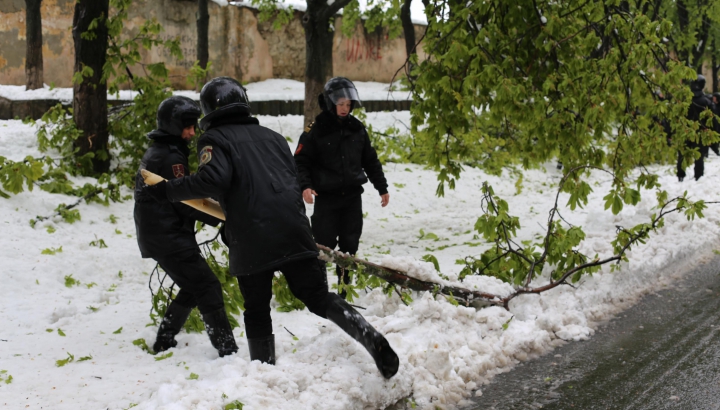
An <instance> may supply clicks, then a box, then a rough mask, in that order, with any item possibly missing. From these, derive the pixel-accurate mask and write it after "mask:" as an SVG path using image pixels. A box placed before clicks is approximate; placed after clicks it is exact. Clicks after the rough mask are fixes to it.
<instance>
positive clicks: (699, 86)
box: [690, 74, 705, 92]
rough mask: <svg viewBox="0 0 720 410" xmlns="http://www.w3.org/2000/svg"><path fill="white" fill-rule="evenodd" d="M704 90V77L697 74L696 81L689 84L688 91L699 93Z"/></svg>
mask: <svg viewBox="0 0 720 410" xmlns="http://www.w3.org/2000/svg"><path fill="white" fill-rule="evenodd" d="M704 88H705V76H704V75H702V74H698V76H697V79H696V80H694V81H692V82H691V83H690V91H692V92H700V91H702V90H703V89H704Z"/></svg>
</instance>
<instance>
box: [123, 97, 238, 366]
mask: <svg viewBox="0 0 720 410" xmlns="http://www.w3.org/2000/svg"><path fill="white" fill-rule="evenodd" d="M199 117H200V109H199V108H198V106H197V104H196V103H195V102H194V101H193V100H191V99H189V98H187V97H170V98H168V99H166V100H164V101H163V102H162V103H160V106H159V107H158V112H157V129H156V130H154V131H152V132H150V133H149V134H148V138H149V139H150V141H152V144H151V145H150V147H149V148H148V150H147V152H145V155H144V156H143V159H142V163H141V165H140V169H147V170H148V171H150V172H154V173H156V174H158V175H160V176H162V177H163V178H165V179H170V180H172V179H175V178H180V177H182V176H184V175H188V154H189V153H190V150H189V148H188V143H189V142H190V140H191V139H192V138H193V137H194V136H195V126H196V125H197V120H198V118H199ZM143 185H144V182H143V178H142V176H141V175H140V171H138V173H137V176H136V177H135V211H134V216H135V229H136V230H137V240H138V245H139V246H140V253H141V254H142V257H143V258H153V259H155V260H156V261H157V262H158V263H159V264H160V266H161V267H162V268H163V270H164V271H165V272H167V274H168V275H169V276H170V278H171V279H172V280H173V281H174V282H175V283H176V284H177V285H178V286H180V292H179V293H178V295H177V296H176V297H175V299H173V301H172V302H171V303H170V306H168V308H167V311H165V316H164V317H163V320H162V322H160V328H159V329H158V335H157V339H156V340H155V344H153V350H154V351H155V352H162V351H165V350H167V349H170V348H171V347H175V346H177V342H176V341H175V335H177V334H178V332H180V330H181V329H182V327H183V325H184V324H185V321H186V320H187V318H188V316H189V315H190V311H191V310H192V309H193V308H194V307H195V306H197V307H198V309H199V310H200V313H201V314H202V317H203V321H204V322H205V327H206V328H207V332H208V336H209V337H210V342H211V343H212V345H213V347H215V348H216V349H217V350H218V354H220V357H222V356H225V355H228V354H232V353H235V352H237V350H238V347H237V344H236V343H235V337H234V336H233V334H232V329H231V327H230V322H228V317H227V314H226V313H225V305H224V303H223V296H222V287H221V285H220V281H218V279H217V277H216V276H215V273H213V271H212V270H211V269H210V267H209V266H208V264H207V262H205V259H203V257H202V255H201V254H200V248H199V247H198V244H197V242H196V240H195V231H194V227H195V221H196V220H198V221H201V222H204V223H206V224H209V225H213V226H217V225H218V224H219V223H220V220H219V219H217V218H215V217H212V216H210V215H207V214H205V213H203V212H200V211H196V210H195V209H193V208H191V207H189V206H187V205H185V204H181V203H172V202H170V201H168V200H167V198H159V199H157V200H155V199H153V198H152V197H151V196H150V195H148V193H147V192H146V191H145V190H143V189H142V187H143Z"/></svg>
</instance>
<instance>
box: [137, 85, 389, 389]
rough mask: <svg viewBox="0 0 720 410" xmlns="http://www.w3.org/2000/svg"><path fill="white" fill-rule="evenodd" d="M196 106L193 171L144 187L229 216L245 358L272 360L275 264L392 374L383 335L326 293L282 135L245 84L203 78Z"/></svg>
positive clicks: (310, 303)
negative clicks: (212, 202) (254, 105)
mask: <svg viewBox="0 0 720 410" xmlns="http://www.w3.org/2000/svg"><path fill="white" fill-rule="evenodd" d="M200 105H201V107H202V111H203V114H205V117H203V119H202V120H201V121H200V127H201V128H202V129H203V130H204V131H205V132H204V133H203V135H202V136H201V137H200V139H199V140H198V150H199V151H198V158H199V163H200V166H199V168H198V172H197V173H196V174H194V175H190V176H185V177H183V178H178V179H173V180H170V181H167V182H161V183H159V184H157V185H153V186H150V187H146V188H145V190H146V191H148V193H149V194H150V195H152V196H155V197H158V198H161V199H165V198H167V199H170V200H171V201H173V202H177V201H181V200H186V199H196V198H205V197H213V198H217V199H218V201H219V202H220V205H221V206H222V209H223V211H224V212H225V216H226V221H225V235H226V238H227V241H226V243H227V245H228V249H229V255H230V272H231V273H232V274H233V275H234V276H236V277H237V279H238V282H239V284H240V290H241V292H242V294H243V297H244V299H245V312H244V313H243V319H244V321H245V331H246V334H247V339H248V349H249V350H250V359H251V360H260V361H261V362H265V363H270V364H274V363H275V337H274V335H273V327H272V318H271V317H270V300H271V298H272V281H273V278H274V277H275V271H280V272H282V274H283V275H284V276H285V278H286V279H287V282H288V285H289V287H290V290H291V291H292V293H293V294H294V295H295V296H296V297H297V298H298V299H300V300H301V301H302V302H303V303H305V305H306V306H307V307H308V310H310V311H311V312H312V313H314V314H316V315H318V316H320V317H323V318H327V319H329V320H330V321H332V322H334V323H335V324H337V325H338V326H339V327H340V328H342V329H343V330H344V331H345V332H347V333H348V334H349V335H350V336H352V337H353V338H354V339H355V340H357V341H358V342H359V343H361V344H362V345H363V346H364V347H365V349H367V351H368V353H370V355H371V356H372V357H373V359H374V360H375V364H376V366H377V368H378V370H380V373H381V374H382V375H383V376H384V377H385V378H390V377H392V376H393V375H395V373H397V370H398V366H399V360H398V357H397V355H396V354H395V352H394V351H393V349H392V348H391V347H390V344H389V343H388V341H387V340H386V339H385V337H384V336H383V335H382V334H380V332H378V331H377V330H375V328H373V327H372V326H371V325H370V324H369V323H368V322H367V321H366V320H365V319H364V318H363V317H362V316H361V315H360V314H359V313H358V312H357V311H355V309H353V308H352V307H351V306H350V305H348V304H347V302H345V301H344V300H343V299H342V298H340V297H339V296H338V295H336V294H334V293H330V292H328V289H327V277H326V276H325V274H324V272H322V271H321V269H320V266H319V264H318V263H317V260H318V259H317V257H318V249H317V246H316V244H315V241H314V240H313V237H312V232H311V230H310V224H309V222H308V219H307V217H306V216H305V207H304V205H303V203H302V196H301V193H300V187H299V185H298V182H297V174H296V170H295V162H294V160H293V156H292V152H291V151H290V149H289V147H288V144H287V141H286V140H285V138H283V136H281V135H280V134H278V133H276V132H274V131H272V130H270V129H268V128H265V127H262V126H260V125H259V123H258V120H257V119H256V118H253V117H251V116H250V114H251V113H250V103H249V101H248V98H247V95H246V94H245V90H244V88H243V87H242V86H241V85H240V83H238V82H237V81H236V80H234V79H232V78H230V77H218V78H215V79H213V80H211V81H210V82H208V83H207V84H205V86H203V88H202V90H201V92H200Z"/></svg>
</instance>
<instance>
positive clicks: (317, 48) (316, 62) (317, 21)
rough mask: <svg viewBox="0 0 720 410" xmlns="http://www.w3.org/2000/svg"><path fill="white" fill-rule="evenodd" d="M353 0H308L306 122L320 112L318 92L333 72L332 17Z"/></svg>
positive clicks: (306, 14) (305, 27)
mask: <svg viewBox="0 0 720 410" xmlns="http://www.w3.org/2000/svg"><path fill="white" fill-rule="evenodd" d="M348 3H350V0H335V1H334V2H333V3H332V4H331V5H328V2H327V0H307V11H306V12H305V15H304V16H303V18H302V25H303V28H304V29H305V107H304V115H305V124H306V125H307V124H309V123H310V121H312V120H313V119H314V118H315V116H316V115H317V114H319V113H320V108H319V105H318V95H320V93H322V91H323V87H324V86H325V82H326V81H327V80H329V79H330V77H332V75H333V58H332V56H333V55H332V46H333V35H334V30H333V28H332V27H330V18H331V17H333V16H334V15H335V13H337V12H338V10H340V9H341V8H343V7H345V6H346V5H347V4H348Z"/></svg>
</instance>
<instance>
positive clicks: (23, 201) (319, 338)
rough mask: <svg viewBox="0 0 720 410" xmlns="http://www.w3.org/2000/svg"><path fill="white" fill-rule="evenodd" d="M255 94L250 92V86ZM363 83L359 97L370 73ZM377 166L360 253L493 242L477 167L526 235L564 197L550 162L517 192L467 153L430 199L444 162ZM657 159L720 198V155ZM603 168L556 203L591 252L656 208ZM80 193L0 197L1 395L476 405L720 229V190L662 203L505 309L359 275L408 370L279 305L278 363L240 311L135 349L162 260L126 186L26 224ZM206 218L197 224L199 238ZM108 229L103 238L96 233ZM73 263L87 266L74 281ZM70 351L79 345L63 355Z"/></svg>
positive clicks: (32, 148)
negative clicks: (488, 386) (617, 202)
mask: <svg viewBox="0 0 720 410" xmlns="http://www.w3.org/2000/svg"><path fill="white" fill-rule="evenodd" d="M3 88H4V87H3ZM262 92H263V91H262V90H257V93H258V94H260V93H262ZM267 92H268V93H269V92H270V91H267ZM249 93H250V97H251V98H253V91H252V89H251V91H250V92H249ZM360 95H361V97H363V98H367V97H366V96H365V95H364V93H363V90H362V89H361V90H360ZM259 119H260V123H261V124H262V125H265V126H268V127H270V128H272V129H274V130H276V131H278V132H280V133H281V134H283V135H285V136H288V137H290V138H291V139H292V140H293V141H291V142H290V143H289V147H288V149H294V146H295V144H296V143H297V137H298V136H299V134H300V132H301V129H302V117H299V116H287V117H259ZM368 120H369V121H371V123H372V124H373V125H374V126H375V128H377V129H383V128H386V127H388V126H391V125H395V126H396V127H398V128H400V129H401V130H402V129H406V128H405V126H404V124H409V114H408V113H407V112H396V113H369V114H368ZM33 132H34V131H33V129H32V128H31V127H30V126H28V125H24V124H22V122H20V121H14V120H10V121H0V156H5V157H8V158H9V159H12V160H20V159H22V158H24V157H25V156H26V155H38V152H37V144H36V142H35V136H34V134H33ZM711 155H713V154H711ZM385 172H386V176H387V178H388V181H389V182H390V195H391V196H390V204H389V206H388V207H386V208H381V207H380V198H379V197H378V195H377V193H376V192H374V190H373V189H372V187H368V189H367V192H365V194H364V198H363V200H364V202H363V204H364V208H365V209H364V211H365V212H367V216H366V218H365V226H364V234H363V237H362V243H361V246H360V255H359V256H361V257H363V258H366V259H369V260H371V261H374V262H380V263H383V264H386V265H388V266H396V267H407V268H409V269H411V270H412V271H415V272H420V273H421V274H431V275H432V274H433V272H432V271H433V268H432V265H431V264H429V263H425V262H422V261H421V260H420V259H421V258H422V256H423V255H426V254H430V253H431V254H434V255H435V256H436V257H437V258H438V260H439V262H440V268H441V271H442V272H443V273H444V274H447V275H449V276H450V277H451V279H452V278H453V277H454V276H456V274H457V273H458V272H459V271H460V269H461V268H462V266H461V265H459V264H457V263H456V261H457V260H458V259H462V258H464V257H465V256H467V255H478V254H479V253H480V252H481V250H482V249H484V247H485V246H487V245H486V244H484V243H482V240H481V239H477V238H476V237H474V235H475V233H474V232H473V229H472V227H473V225H474V223H475V221H476V219H477V218H478V216H479V215H480V214H481V210H480V197H481V195H480V187H481V184H482V183H483V182H484V181H487V182H489V183H490V184H492V185H493V187H494V189H495V192H496V193H497V194H498V195H500V196H501V197H503V198H504V199H506V200H507V201H508V202H509V205H510V212H511V213H512V214H514V215H517V216H519V217H520V218H521V221H522V223H523V229H522V231H521V236H522V239H530V238H532V236H533V235H534V234H535V233H538V232H543V225H544V224H545V223H546V221H547V211H548V210H549V208H550V206H551V204H552V202H553V200H554V192H555V191H554V188H553V184H555V183H556V182H557V181H558V180H559V179H560V173H559V171H557V170H556V169H555V167H554V164H548V166H547V167H546V169H542V170H537V171H530V172H526V173H525V176H524V180H523V183H522V185H523V189H522V191H521V192H520V193H517V192H516V186H515V182H516V177H515V176H511V175H507V174H505V175H503V176H502V177H496V176H490V175H486V174H484V173H483V172H480V171H478V170H475V169H472V168H467V169H466V171H465V172H464V173H463V174H462V178H461V179H460V180H459V181H458V183H457V189H455V190H454V191H450V190H447V191H446V196H445V197H444V198H438V197H436V196H435V188H436V179H435V175H434V173H433V172H431V171H429V170H426V169H423V167H421V166H417V165H409V164H395V163H390V164H387V165H385ZM659 172H660V174H661V175H662V177H661V178H660V182H661V183H662V184H663V185H664V186H665V187H666V188H667V189H669V191H670V193H671V195H678V194H681V193H682V192H683V191H684V190H687V191H688V192H689V193H690V196H691V197H693V198H705V199H707V200H714V201H717V200H718V199H719V198H718V196H720V194H719V193H718V190H717V186H718V183H719V182H720V158H718V157H716V156H714V155H713V156H711V158H710V159H709V160H708V161H707V162H706V176H705V177H704V178H702V179H701V180H700V181H698V182H695V181H693V180H689V181H686V182H684V183H678V182H677V179H676V178H675V177H674V169H672V167H671V166H667V167H664V169H661V170H660V171H659ZM690 172H692V171H690ZM76 182H78V183H82V182H84V180H83V179H77V180H76ZM609 184H610V180H609V178H608V176H607V175H606V174H597V175H595V176H594V177H593V178H592V181H591V186H592V187H593V189H594V190H595V193H594V194H593V196H592V198H591V201H590V204H588V205H587V206H586V207H585V208H584V209H580V210H578V211H576V212H570V210H569V209H565V210H563V216H564V217H565V219H567V220H568V221H571V222H572V223H575V224H578V225H581V226H582V227H583V229H584V230H585V232H586V233H587V240H586V242H585V243H584V244H583V248H582V250H583V251H584V252H586V253H590V254H594V253H596V252H597V253H599V254H600V256H607V255H609V254H610V252H611V247H610V245H609V242H610V240H611V239H612V236H613V232H614V231H615V226H616V225H624V226H632V225H634V224H637V223H639V222H643V221H647V220H648V218H649V215H650V214H652V213H654V212H655V210H654V209H653V206H654V205H655V201H654V199H653V195H651V194H650V193H645V195H644V201H643V202H641V203H640V204H639V206H637V207H635V208H626V209H625V210H624V211H623V212H622V213H621V214H620V215H617V216H613V215H611V214H609V213H608V212H605V211H603V201H602V199H601V198H602V196H603V195H604V194H605V191H606V190H607V188H608V186H609ZM127 193H128V194H129V193H130V192H129V191H128V192H127ZM75 200H76V198H73V197H66V196H62V195H52V194H48V193H45V192H43V191H41V190H39V189H35V190H33V191H32V192H23V193H21V194H19V195H15V196H12V197H11V198H10V199H0V215H1V216H0V226H2V236H0V272H2V274H1V275H0V278H1V282H0V407H2V408H7V409H21V408H29V409H39V408H45V409H55V410H63V409H68V410H77V409H111V410H119V409H128V408H130V407H133V406H136V408H138V409H223V408H225V407H224V406H225V405H227V404H229V403H232V402H233V401H236V400H237V401H239V402H242V403H243V404H244V407H243V408H244V409H245V410H252V409H313V410H316V409H328V410H330V409H378V408H383V407H385V406H388V405H391V404H393V403H396V402H398V401H400V400H404V399H406V398H410V400H411V401H414V403H415V404H416V408H420V409H435V408H444V409H450V408H456V407H459V406H462V405H463V404H467V402H466V400H467V398H468V397H469V396H470V395H472V394H481V392H482V385H483V383H484V382H487V381H488V380H489V379H491V378H492V377H493V375H495V374H497V373H499V372H503V371H507V370H508V369H510V368H511V367H512V366H513V365H514V364H516V363H518V361H523V360H528V359H531V358H533V357H536V356H538V355H541V354H543V353H546V352H548V351H550V350H552V349H553V347H555V346H558V345H560V344H562V343H565V342H564V341H563V340H581V339H584V338H588V337H591V336H592V335H593V332H594V328H595V327H596V326H597V324H598V323H599V322H602V321H604V320H608V319H609V318H611V317H612V315H614V314H616V313H618V312H619V311H620V310H622V309H623V308H625V307H627V306H628V305H629V304H632V303H634V302H635V301H636V300H637V299H638V297H639V296H640V295H642V294H644V293H647V292H652V291H653V290H656V289H659V288H661V287H666V286H670V285H671V284H672V282H673V281H674V280H675V279H676V278H677V277H679V276H681V275H682V274H683V273H684V272H685V271H687V269H688V268H689V267H691V266H693V265H694V264H697V263H702V262H703V261H706V260H709V259H710V257H711V256H712V251H713V250H714V249H715V246H716V243H717V240H718V234H719V233H720V224H719V222H720V218H718V213H717V211H716V208H714V205H711V208H709V209H708V210H707V211H706V212H705V215H706V218H705V219H701V220H695V221H687V220H686V219H685V218H684V217H682V216H681V215H675V214H673V215H670V216H669V217H668V218H667V223H666V225H665V227H663V228H662V229H661V230H660V232H659V235H658V236H655V237H653V238H652V239H651V240H650V241H649V242H648V244H646V245H643V246H639V247H637V248H636V249H634V250H633V251H632V252H631V253H630V255H629V256H630V262H629V263H628V264H625V265H623V266H622V269H621V270H620V271H619V272H615V273H610V272H609V269H605V270H604V271H603V272H602V273H598V274H595V275H594V276H592V277H587V278H585V279H583V280H582V281H581V282H580V283H579V284H578V286H577V289H573V288H571V287H569V286H564V287H560V288H556V289H554V290H551V291H549V292H547V293H544V294H542V295H539V296H520V297H518V298H516V299H514V300H513V302H512V303H511V309H510V311H509V312H508V311H505V310H503V309H501V308H498V307H491V308H484V309H478V310H476V309H474V308H467V307H457V306H453V305H452V304H450V303H449V302H447V301H446V300H445V298H444V297H437V298H434V297H432V296H431V295H429V294H415V295H414V301H413V302H412V303H411V304H410V305H409V306H405V305H404V304H403V303H402V302H401V301H400V300H399V299H398V297H397V296H393V297H392V298H388V297H386V296H385V295H383V294H382V293H381V292H380V291H373V292H370V293H367V294H365V293H364V292H361V297H360V299H359V300H357V301H356V302H355V303H356V304H357V305H359V306H362V307H364V308H365V309H363V310H361V312H362V313H363V314H364V315H365V317H367V319H368V320H369V321H370V322H371V323H372V324H373V325H374V326H375V327H377V328H378V329H379V330H380V331H381V332H383V333H384V334H385V335H386V336H387V338H388V340H389V341H390V343H391V345H392V346H393V347H394V349H395V350H396V351H397V353H398V355H399V356H400V360H401V366H400V370H399V372H398V374H397V375H396V376H395V377H393V378H392V379H390V380H385V379H383V378H382V376H381V375H380V374H379V372H378V371H377V369H376V368H375V365H374V363H373V361H372V359H371V358H370V356H369V355H368V354H367V353H366V351H365V350H364V349H363V348H362V347H361V346H360V345H359V344H357V343H356V342H355V341H353V340H352V339H351V338H350V337H348V336H347V335H345V334H344V333H343V332H342V331H341V330H340V329H339V328H337V327H336V326H334V325H333V324H332V323H330V322H328V321H326V320H324V319H321V318H319V317H316V316H314V315H312V314H311V313H309V312H308V311H300V312H298V311H296V312H291V313H280V312H277V311H273V321H274V322H273V325H274V332H275V335H276V347H277V364H276V365H275V366H270V365H266V364H260V363H259V362H250V361H249V354H248V351H247V342H246V340H245V335H244V332H243V331H244V327H243V326H241V327H240V328H238V329H235V332H234V334H235V338H236V340H237V341H238V344H239V346H240V351H239V352H238V354H236V355H233V356H229V357H225V358H222V359H221V358H218V357H217V352H216V351H215V349H213V348H212V346H211V345H210V342H209V340H208V339H207V336H206V335H205V334H204V333H203V334H187V333H185V332H182V333H180V334H179V335H178V337H177V340H178V342H179V343H178V347H177V348H174V349H172V350H171V352H172V356H171V357H168V358H166V359H163V360H157V357H156V356H151V355H149V354H147V353H145V352H143V351H142V350H141V349H140V348H138V347H137V346H135V345H133V343H132V342H133V341H134V340H136V339H139V338H144V339H145V340H146V341H147V342H148V343H149V344H151V343H152V341H154V338H155V333H156V331H157V328H156V327H154V326H148V323H150V319H149V316H148V314H149V312H150V308H151V305H150V291H149V290H148V280H149V273H150V272H151V270H152V269H153V267H154V262H153V261H151V260H143V259H141V258H140V253H139V251H138V248H137V244H136V240H135V228H134V224H133V218H132V207H133V202H132V200H131V201H127V202H123V203H113V204H111V205H110V206H108V207H104V206H102V205H98V204H82V205H80V206H79V207H78V209H79V211H80V213H81V215H82V220H80V221H78V222H75V223H74V224H68V223H66V222H63V221H62V220H60V219H59V218H51V219H49V220H46V221H43V222H39V223H37V224H36V225H35V227H34V228H33V227H31V226H30V224H29V221H30V220H31V219H33V218H35V217H36V216H49V215H52V214H53V210H54V209H55V207H56V206H57V205H58V204H60V203H63V202H64V203H71V202H75ZM561 203H564V201H562V200H561ZM308 211H309V212H311V211H312V208H311V207H310V208H308ZM420 230H423V232H424V233H425V234H427V233H434V234H435V235H436V236H437V240H433V239H421V234H420ZM210 233H211V232H210V231H208V232H205V233H201V236H202V238H200V239H203V238H206V237H207V236H208V235H209V234H210ZM100 240H102V241H103V243H104V244H106V245H107V247H99V246H97V245H98V244H99V243H100ZM69 277H71V278H72V279H74V280H75V281H76V282H77V283H76V284H74V285H73V284H71V283H69V281H68V278H69ZM329 280H330V281H331V283H332V282H334V279H333V278H332V277H330V278H329ZM68 285H70V286H69V287H68ZM463 286H470V287H475V288H477V289H479V290H484V291H488V292H495V293H504V292H508V291H509V288H508V286H507V285H505V284H503V283H501V282H499V281H497V280H495V279H492V278H485V277H473V278H468V279H467V280H466V282H465V284H464V285H463ZM510 318H513V320H512V321H509V320H510ZM238 319H240V322H242V320H241V318H238ZM503 324H507V329H504V328H503ZM290 332H292V334H293V335H295V337H293V336H292V335H291V333H290ZM71 355H72V357H73V358H74V359H73V360H72V361H69V362H68V363H67V364H65V365H64V366H57V362H58V361H59V360H65V359H69V358H70V357H71ZM81 359H84V360H81ZM10 378H11V379H10ZM408 406H410V402H408ZM233 408H234V407H233Z"/></svg>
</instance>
